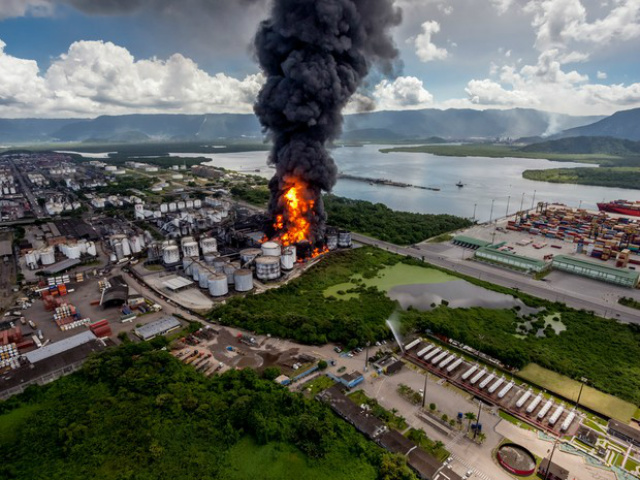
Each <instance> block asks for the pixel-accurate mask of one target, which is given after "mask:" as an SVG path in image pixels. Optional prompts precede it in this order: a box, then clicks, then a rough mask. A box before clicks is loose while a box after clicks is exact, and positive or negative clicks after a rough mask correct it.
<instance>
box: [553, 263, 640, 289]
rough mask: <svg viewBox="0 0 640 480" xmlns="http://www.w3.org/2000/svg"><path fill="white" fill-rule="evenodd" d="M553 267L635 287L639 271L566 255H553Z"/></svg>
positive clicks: (639, 277) (639, 274) (639, 275)
mask: <svg viewBox="0 0 640 480" xmlns="http://www.w3.org/2000/svg"><path fill="white" fill-rule="evenodd" d="M553 268H556V269H558V270H562V271H565V272H569V273H575V274H576V275H582V276H583V277H589V278H593V279H595V280H600V281H602V282H607V283H613V284H615V285H621V286H623V287H629V288H634V287H636V286H637V285H638V281H639V279H640V273H638V272H634V271H631V270H622V269H619V268H615V267H610V266H608V265H606V264H599V263H593V262H589V261H587V260H582V259H580V258H576V257H569V256H567V255H557V256H556V257H554V258H553Z"/></svg>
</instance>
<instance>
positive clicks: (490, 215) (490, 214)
mask: <svg viewBox="0 0 640 480" xmlns="http://www.w3.org/2000/svg"><path fill="white" fill-rule="evenodd" d="M495 201H496V199H495V198H493V199H491V213H489V224H491V222H492V221H493V202H495Z"/></svg>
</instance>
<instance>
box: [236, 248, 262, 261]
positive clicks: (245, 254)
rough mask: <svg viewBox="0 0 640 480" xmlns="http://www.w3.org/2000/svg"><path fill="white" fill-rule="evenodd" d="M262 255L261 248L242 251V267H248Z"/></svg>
mask: <svg viewBox="0 0 640 480" xmlns="http://www.w3.org/2000/svg"><path fill="white" fill-rule="evenodd" d="M261 254H262V250H260V249H259V248H245V249H244V250H240V261H241V262H242V265H246V264H247V263H249V262H251V261H253V260H254V259H255V258H256V257H259V256H260V255H261Z"/></svg>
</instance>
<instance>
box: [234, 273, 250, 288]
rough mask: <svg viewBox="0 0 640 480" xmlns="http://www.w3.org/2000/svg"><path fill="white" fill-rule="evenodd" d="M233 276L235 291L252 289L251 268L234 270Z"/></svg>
mask: <svg viewBox="0 0 640 480" xmlns="http://www.w3.org/2000/svg"><path fill="white" fill-rule="evenodd" d="M233 278H234V283H235V285H236V292H250V291H251V290H253V272H252V271H251V270H247V269H240V270H236V271H235V272H234V274H233Z"/></svg>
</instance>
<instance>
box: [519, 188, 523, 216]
mask: <svg viewBox="0 0 640 480" xmlns="http://www.w3.org/2000/svg"><path fill="white" fill-rule="evenodd" d="M523 204H524V192H522V198H521V199H520V210H519V211H520V212H521V211H522V205H523Z"/></svg>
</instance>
